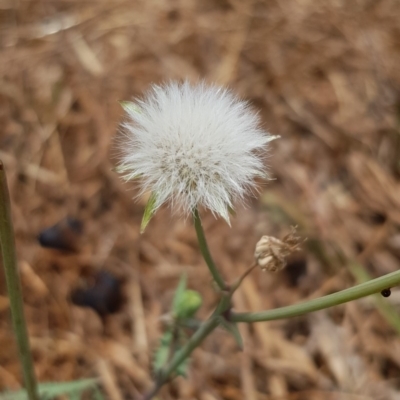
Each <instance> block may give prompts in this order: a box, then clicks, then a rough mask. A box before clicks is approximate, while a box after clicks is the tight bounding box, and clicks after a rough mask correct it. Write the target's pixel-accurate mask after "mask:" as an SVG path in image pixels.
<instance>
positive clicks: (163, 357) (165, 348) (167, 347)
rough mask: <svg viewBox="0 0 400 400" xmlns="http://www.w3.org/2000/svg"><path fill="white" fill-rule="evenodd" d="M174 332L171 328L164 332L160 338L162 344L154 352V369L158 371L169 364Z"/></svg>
mask: <svg viewBox="0 0 400 400" xmlns="http://www.w3.org/2000/svg"><path fill="white" fill-rule="evenodd" d="M172 339H173V334H172V331H171V330H168V331H166V332H164V334H163V335H162V336H161V339H160V345H159V346H158V349H157V350H156V352H155V353H154V359H153V369H154V371H155V372H156V373H157V372H159V371H161V369H162V368H163V367H164V366H165V365H166V364H167V362H168V360H169V357H170V353H171V342H172Z"/></svg>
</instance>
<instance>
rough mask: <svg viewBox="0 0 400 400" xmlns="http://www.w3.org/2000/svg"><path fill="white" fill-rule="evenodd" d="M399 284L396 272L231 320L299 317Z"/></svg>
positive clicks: (398, 276)
mask: <svg viewBox="0 0 400 400" xmlns="http://www.w3.org/2000/svg"><path fill="white" fill-rule="evenodd" d="M399 284H400V271H395V272H392V273H390V274H387V275H384V276H381V277H380V278H376V279H372V280H370V281H368V282H365V283H361V284H360V285H356V286H353V287H352V288H349V289H345V290H342V291H340V292H337V293H333V294H329V295H327V296H324V297H320V298H318V299H313V300H309V301H306V302H304V303H300V304H295V305H292V306H287V307H281V308H276V309H274V310H267V311H260V312H255V313H231V315H230V320H231V321H232V322H261V321H272V320H276V319H284V318H291V317H297V316H300V315H303V314H307V313H310V312H313V311H318V310H322V309H324V308H328V307H333V306H337V305H339V304H343V303H347V302H348V301H352V300H357V299H360V298H361V297H366V296H369V295H371V294H374V293H378V292H381V291H382V290H383V289H387V288H391V287H394V286H397V285H399Z"/></svg>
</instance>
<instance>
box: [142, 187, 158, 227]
mask: <svg viewBox="0 0 400 400" xmlns="http://www.w3.org/2000/svg"><path fill="white" fill-rule="evenodd" d="M156 202H157V198H156V195H155V194H154V193H152V194H151V195H150V197H149V200H148V201H147V204H146V208H145V209H144V214H143V218H142V224H141V225H140V233H143V232H144V230H145V229H146V226H147V225H148V223H149V222H150V220H151V218H152V217H153V215H154V213H155V211H156Z"/></svg>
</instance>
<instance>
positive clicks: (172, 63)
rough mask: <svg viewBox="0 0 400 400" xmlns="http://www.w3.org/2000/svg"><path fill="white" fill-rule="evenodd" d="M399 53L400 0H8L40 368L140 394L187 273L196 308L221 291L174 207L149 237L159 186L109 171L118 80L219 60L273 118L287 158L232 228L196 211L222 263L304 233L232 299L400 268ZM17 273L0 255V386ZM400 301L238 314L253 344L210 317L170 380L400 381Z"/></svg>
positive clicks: (21, 221) (4, 57)
mask: <svg viewBox="0 0 400 400" xmlns="http://www.w3.org/2000/svg"><path fill="white" fill-rule="evenodd" d="M399 65H400V3H399V2H398V1H396V0H376V1H373V0H358V1H349V2H346V1H344V0H331V1H327V2H315V1H311V0H284V1H278V0H246V1H239V0H202V1H194V0H180V1H179V0H170V1H168V0H157V1H156V0H154V1H145V0H129V1H127V0H108V1H103V0H98V1H94V0H89V1H81V0H80V1H78V0H57V1H55V0H36V1H35V0H1V1H0V159H2V160H3V162H4V164H5V166H6V169H7V173H8V181H9V185H10V190H11V196H12V207H13V219H14V223H15V230H16V240H17V247H18V255H19V263H20V264H19V265H20V271H21V278H22V285H23V290H24V303H25V309H26V314H27V318H28V323H29V333H30V337H31V343H32V348H33V355H34V361H35V367H36V372H37V375H38V377H39V379H40V381H67V380H72V379H78V378H86V377H93V376H95V377H100V382H101V387H102V390H103V392H104V393H105V395H106V397H107V398H109V399H112V400H120V399H137V398H138V396H139V394H140V393H143V392H144V391H146V390H148V388H149V387H150V386H151V381H152V376H151V358H152V354H153V353H154V350H155V348H156V347H157V344H158V340H159V338H160V335H161V333H162V331H163V324H162V319H163V317H162V316H163V315H164V314H165V313H167V312H168V310H169V306H170V303H171V299H172V296H173V292H174V289H175V288H176V285H177V283H178V281H179V277H180V276H181V274H182V273H183V272H187V274H188V283H189V287H190V288H192V289H195V290H198V291H199V292H200V293H201V294H202V296H203V298H204V306H203V308H202V309H201V311H200V313H199V316H200V317H202V318H205V317H207V315H208V314H209V312H210V311H211V310H212V307H213V306H214V305H215V302H216V299H217V296H216V294H215V291H214V289H213V287H212V285H211V280H210V275H209V272H208V271H207V268H206V267H205V265H204V262H203V261H202V259H201V256H200V254H199V251H198V247H197V243H196V237H195V233H194V229H193V227H192V224H191V221H190V220H189V221H183V220H182V219H179V218H176V217H174V216H172V215H171V212H170V210H169V209H167V208H166V209H163V210H161V211H160V212H158V213H157V214H156V216H155V217H154V219H153V220H152V221H151V223H150V224H149V227H148V228H147V230H146V232H145V234H144V235H143V236H141V237H139V226H140V221H141V217H142V214H143V210H144V205H145V203H146V199H144V198H143V199H139V200H137V201H133V200H132V198H133V197H134V196H136V195H137V193H138V191H137V186H136V184H135V183H132V184H123V183H122V182H121V181H120V179H119V177H118V176H117V174H116V173H115V172H114V168H115V164H116V160H117V155H116V151H115V138H116V136H117V132H118V129H119V128H118V126H119V124H120V123H121V121H122V120H123V110H122V108H121V106H120V104H119V101H126V100H130V99H132V98H133V97H136V96H140V95H141V94H142V93H143V92H144V91H145V90H146V89H147V88H148V87H149V85H151V84H152V83H160V82H165V81H168V80H170V79H178V80H179V79H189V80H193V81H196V80H198V79H205V80H206V81H208V82H217V83H219V84H221V85H227V86H229V87H231V88H232V89H233V90H234V91H235V92H237V93H238V94H239V95H240V96H241V97H242V98H245V99H248V100H249V101H250V102H251V103H252V104H253V106H254V107H255V108H256V109H258V110H259V113H260V116H261V118H262V121H263V126H264V127H265V129H267V130H269V131H270V132H271V133H272V134H279V135H281V139H280V140H277V141H274V142H272V144H271V152H270V156H269V166H270V172H271V175H272V176H273V178H274V180H271V181H269V182H267V183H264V184H263V185H262V186H261V187H260V196H259V197H258V198H256V199H249V201H248V204H247V207H241V208H240V207H239V208H238V209H237V215H236V217H235V218H233V220H232V228H229V227H228V226H227V225H226V223H224V221H222V220H216V219H214V218H213V217H212V215H209V214H207V213H206V212H203V218H204V226H205V230H206V233H207V235H208V238H209V242H210V248H211V251H212V253H213V255H214V256H215V259H216V262H217V263H218V265H219V266H220V268H221V270H222V273H223V275H224V277H225V278H226V279H228V280H233V279H234V278H235V277H237V276H238V275H239V274H240V273H242V272H243V271H244V270H245V269H246V268H247V267H248V266H249V265H250V264H251V263H252V255H253V252H254V247H255V243H256V242H257V241H258V240H259V238H260V237H261V236H262V235H272V236H276V237H278V238H282V237H283V236H284V235H286V234H287V233H289V232H290V229H291V226H297V227H298V228H297V229H298V234H299V235H300V236H301V237H302V238H307V241H306V242H305V243H304V244H303V245H302V250H301V251H299V252H296V253H294V254H293V255H292V257H291V258H290V259H289V262H288V266H287V268H286V269H285V270H284V271H282V272H280V273H277V274H270V273H263V272H262V271H259V270H257V271H254V272H253V273H252V274H251V276H250V277H248V278H247V279H246V281H245V283H244V284H243V285H242V287H241V289H240V290H239V291H238V292H237V294H236V295H235V298H234V307H235V309H236V310H240V311H245V310H251V311H256V310H262V309H267V308H271V307H278V306H283V305H288V304H292V303H295V302H298V301H301V300H305V299H310V298H313V297H317V296H321V295H325V294H328V293H331V292H334V291H336V290H340V289H344V288H346V287H349V286H350V285H352V284H355V283H357V282H362V281H363V280H365V279H368V278H371V277H377V276H379V275H382V274H385V273H389V272H392V271H394V270H397V269H398V268H399V266H400V181H399V178H400V157H399V155H400V74H399ZM55 224H58V225H57V226H56V227H54V225H55ZM50 227H52V228H50ZM49 228H50V229H49ZM41 244H42V246H41ZM43 245H44V246H46V247H43ZM1 273H2V272H1ZM4 286H5V285H4V277H3V275H0V315H1V317H0V318H1V319H0V389H3V390H4V389H17V388H19V387H20V384H21V375H20V369H19V364H18V360H17V351H16V347H15V343H14V338H13V334H12V331H11V326H10V318H9V311H8V300H7V296H6V291H5V287H4ZM82 306H86V307H82ZM87 306H89V307H87ZM399 309H400V292H399V291H397V290H396V289H394V290H392V295H391V296H390V297H389V298H388V299H384V298H382V297H381V296H376V297H371V298H368V299H363V300H360V301H357V302H353V303H350V304H346V305H343V306H339V307H336V308H334V309H330V310H326V311H321V312H318V313H314V314H311V315H307V316H304V317H299V318H295V319H290V320H284V321H277V322H272V323H259V324H254V325H252V326H248V325H243V326H241V328H240V329H241V333H242V336H243V338H244V342H245V351H244V352H240V351H239V349H238V347H237V345H236V343H235V342H234V340H233V339H232V338H231V337H230V336H229V335H228V334H227V333H225V332H224V331H222V330H217V331H216V332H215V333H214V334H213V335H211V336H210V337H209V338H208V339H207V340H206V342H205V343H204V344H203V345H202V347H201V348H200V349H198V350H196V351H195V353H194V355H193V357H192V362H191V367H190V370H189V373H188V377H187V379H186V380H185V379H183V378H178V379H176V380H175V381H174V382H172V383H171V384H170V385H168V386H167V387H166V388H164V389H163V391H162V392H161V395H160V397H159V398H162V399H199V400H222V399H226V400H241V399H246V400H256V399H257V400H264V399H265V400H267V399H268V400H278V399H281V400H283V399H284V400H286V399H288V400H321V399H324V400H325V399H327V400H330V399H332V400H336V399H340V400H361V399H365V400H367V399H373V400H378V399H382V400H386V399H390V400H391V399H400V378H399V373H400V340H399V334H400V316H399Z"/></svg>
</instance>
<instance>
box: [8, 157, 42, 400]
mask: <svg viewBox="0 0 400 400" xmlns="http://www.w3.org/2000/svg"><path fill="white" fill-rule="evenodd" d="M0 244H1V249H2V255H3V266H4V271H5V277H6V283H7V290H8V296H9V299H10V309H11V318H12V323H13V328H14V333H15V336H16V339H17V344H18V349H19V356H20V361H21V364H22V370H23V375H24V382H25V387H26V391H27V393H28V397H29V399H30V400H39V396H38V392H37V383H36V378H35V372H34V368H33V361H32V355H31V351H30V347H29V338H28V331H27V328H26V322H25V316H24V309H23V302H22V291H21V285H20V281H19V275H18V266H17V257H16V252H15V242H14V229H13V225H12V220H11V204H10V195H9V193H8V186H7V179H6V174H5V171H4V167H3V163H2V162H1V161H0Z"/></svg>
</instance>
